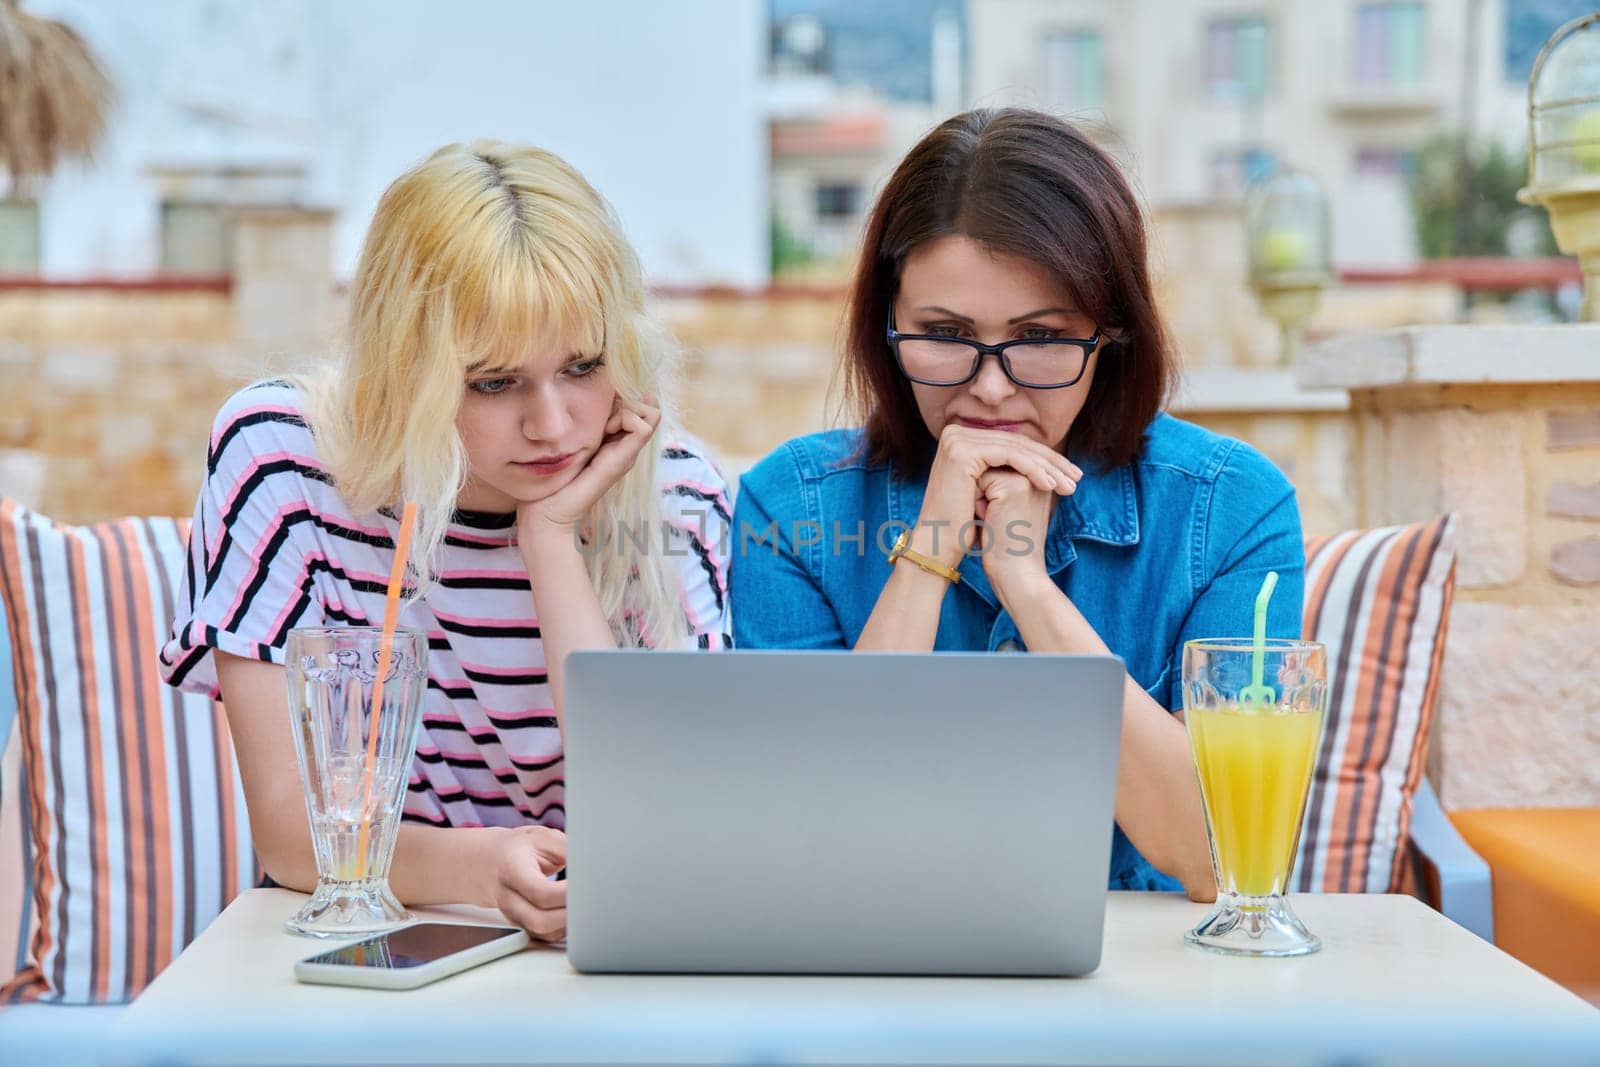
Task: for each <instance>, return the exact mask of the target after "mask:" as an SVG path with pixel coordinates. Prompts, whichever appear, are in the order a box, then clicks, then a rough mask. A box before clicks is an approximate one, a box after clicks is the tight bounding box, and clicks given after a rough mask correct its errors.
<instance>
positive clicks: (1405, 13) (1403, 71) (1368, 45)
mask: <svg viewBox="0 0 1600 1067" xmlns="http://www.w3.org/2000/svg"><path fill="white" fill-rule="evenodd" d="M1426 27H1427V18H1426V12H1425V10H1424V6H1423V5H1422V4H1420V3H1366V4H1362V5H1361V6H1360V7H1359V8H1357V9H1356V55H1355V59H1356V82H1357V83H1358V84H1360V85H1372V86H1388V87H1393V88H1406V87H1410V86H1417V85H1421V84H1422V74H1423V70H1422V67H1423V57H1424V52H1425V48H1426Z"/></svg>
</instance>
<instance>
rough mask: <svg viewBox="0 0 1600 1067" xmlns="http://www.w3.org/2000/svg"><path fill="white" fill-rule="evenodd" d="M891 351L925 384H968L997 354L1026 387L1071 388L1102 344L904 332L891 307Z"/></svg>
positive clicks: (1089, 339)
mask: <svg viewBox="0 0 1600 1067" xmlns="http://www.w3.org/2000/svg"><path fill="white" fill-rule="evenodd" d="M888 340H889V349H890V351H892V352H893V353H894V358H895V362H896V363H898V364H899V365H900V372H901V373H902V374H904V375H905V376H906V377H907V378H909V379H911V380H912V381H914V382H916V383H917V384H919V385H965V384H967V383H968V382H970V381H972V379H974V378H976V377H977V376H978V370H979V369H980V368H981V367H982V366H983V357H984V356H994V357H995V358H996V359H998V360H999V361H1000V369H1001V370H1003V371H1005V375H1006V377H1007V378H1010V379H1011V380H1012V381H1013V382H1015V383H1016V384H1017V385H1020V386H1022V387H1023V388H1024V389H1065V388H1066V387H1067V386H1069V385H1076V384H1077V383H1078V379H1080V378H1082V377H1083V372H1084V370H1086V369H1087V368H1088V366H1089V356H1090V355H1091V354H1092V353H1093V352H1094V350H1095V347H1096V346H1097V345H1099V344H1100V331H1099V330H1095V332H1094V336H1093V337H1049V338H1041V339H1039V340H1032V339H1029V338H1022V339H1020V340H1016V341H1001V342H1000V343H999V344H997V345H986V344H984V343H983V342H981V341H973V340H969V339H967V338H965V337H934V336H930V335H927V334H916V333H901V332H900V331H899V330H896V329H895V328H894V309H893V308H890V309H889V329H888Z"/></svg>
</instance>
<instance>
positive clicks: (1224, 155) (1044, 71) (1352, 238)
mask: <svg viewBox="0 0 1600 1067" xmlns="http://www.w3.org/2000/svg"><path fill="white" fill-rule="evenodd" d="M967 12H968V17H967V33H968V44H967V47H968V53H967V54H968V62H969V75H968V97H969V100H970V102H971V103H973V104H975V105H990V106H998V105H1004V104H1025V105H1029V106H1033V107H1040V108H1044V109H1046V110H1050V111H1054V112H1057V113H1059V114H1063V115H1065V116H1068V117H1070V118H1073V119H1076V120H1079V121H1083V122H1086V123H1088V124H1091V125H1092V126H1095V127H1097V128H1098V129H1099V132H1100V136H1101V137H1102V138H1103V139H1104V142H1105V143H1106V145H1107V146H1108V147H1109V148H1110V149H1111V150H1112V151H1114V152H1116V153H1117V154H1118V155H1119V156H1120V157H1121V158H1122V160H1123V161H1124V163H1125V164H1126V165H1127V166H1128V167H1129V169H1130V172H1131V174H1132V176H1133V177H1134V180H1135V181H1136V182H1137V184H1138V186H1139V188H1140V191H1141V192H1142V193H1143V195H1144V196H1145V198H1146V199H1147V201H1148V202H1149V203H1150V205H1151V206H1152V208H1154V209H1156V210H1161V209H1164V208H1169V207H1172V206H1176V205H1195V204H1202V203H1207V202H1218V201H1220V202H1237V201H1238V200H1239V199H1240V196H1241V194H1242V192H1243V188H1244V185H1245V183H1246V182H1247V181H1248V179H1249V177H1250V175H1251V173H1252V172H1253V170H1254V169H1256V168H1258V167H1260V166H1261V165H1263V164H1264V163H1265V162H1266V161H1267V160H1268V159H1277V160H1280V161H1282V162H1285V163H1288V164H1290V165H1292V166H1295V167H1298V168H1300V169H1303V170H1305V171H1307V172H1309V173H1310V174H1312V175H1313V176H1315V177H1316V178H1317V179H1318V180H1319V181H1321V182H1322V183H1323V184H1324V186H1325V188H1326V190H1327V192H1328V195H1329V200H1330V202H1331V203H1332V204H1333V206H1334V217H1333V220H1332V228H1333V233H1332V237H1333V259H1334V262H1335V263H1336V264H1338V265H1341V266H1345V265H1361V266H1369V265H1393V264H1402V263H1406V262H1409V261H1411V260H1412V259H1413V258H1415V242H1414V239H1413V237H1412V228H1411V221H1410V210H1409V208H1408V206H1407V203H1406V195H1405V173H1406V171H1407V169H1408V167H1410V166H1411V165H1413V163H1414V160H1415V157H1414V155H1413V153H1414V152H1415V150H1416V148H1417V147H1418V146H1419V145H1421V144H1422V143H1423V142H1424V141H1426V140H1427V139H1428V138H1429V137H1430V136H1432V135H1433V134H1436V133H1440V132H1444V131H1446V130H1457V129H1463V128H1465V129H1468V130H1470V131H1471V132H1472V133H1473V135H1474V136H1475V137H1479V138H1486V139H1492V140H1497V141H1502V142H1507V143H1513V144H1514V143H1518V142H1520V140H1521V138H1522V137H1523V134H1524V131H1525V129H1526V119H1525V118H1524V117H1523V111H1522V108H1523V107H1524V106H1525V103H1526V92H1527V90H1526V87H1525V86H1522V87H1518V86H1512V85H1508V84H1507V83H1506V82H1505V80H1504V60H1503V54H1504V50H1505V49H1504V24H1505V12H1504V9H1503V4H1502V3H1501V0H970V2H969V4H968V8H967Z"/></svg>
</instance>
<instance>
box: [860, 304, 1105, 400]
mask: <svg viewBox="0 0 1600 1067" xmlns="http://www.w3.org/2000/svg"><path fill="white" fill-rule="evenodd" d="M885 336H886V339H887V340H888V342H889V350H890V351H891V352H893V353H894V362H895V366H897V367H899V368H900V373H901V374H903V375H905V376H906V378H907V380H909V381H913V382H916V383H917V384H918V385H932V386H939V387H954V386H958V385H966V384H967V383H968V382H970V381H972V379H974V378H976V377H977V376H978V372H979V371H981V370H982V369H983V357H984V356H993V357H995V358H996V359H998V360H999V361H1000V369H1001V370H1002V371H1003V372H1004V373H1005V376H1006V377H1007V378H1009V379H1010V380H1011V383H1012V384H1013V385H1016V386H1019V387H1021V388H1023V389H1066V388H1069V387H1071V386H1074V385H1077V384H1078V383H1079V382H1081V381H1083V376H1084V374H1085V373H1086V372H1087V371H1088V369H1089V357H1090V356H1092V355H1094V350H1095V349H1096V348H1098V347H1099V346H1100V340H1101V336H1100V330H1099V328H1098V327H1097V328H1096V329H1095V331H1094V336H1093V337H1038V338H1027V337H1019V338H1016V339H1014V340H1011V341H1001V342H1000V343H999V344H994V345H986V344H984V343H983V342H982V341H974V340H970V339H968V338H966V337H936V336H934V335H932V334H925V333H901V332H900V331H899V330H897V329H895V328H894V308H893V307H890V308H889V322H888V328H887V331H886V335H885ZM901 341H938V342H940V343H942V344H951V343H955V344H961V345H966V346H967V347H968V348H970V349H972V372H971V373H969V374H968V375H967V376H966V377H965V378H962V379H960V380H958V381H953V382H936V381H933V380H931V379H928V378H918V377H917V376H916V375H915V374H912V373H911V372H910V371H909V370H907V369H906V364H905V360H903V359H901V358H900V342H901ZM1018 345H1061V346H1062V347H1063V348H1066V347H1073V348H1077V349H1079V350H1081V351H1082V352H1083V362H1082V363H1081V364H1079V366H1078V373H1077V374H1076V375H1074V376H1073V378H1072V379H1071V380H1070V381H1065V382H1057V383H1055V384H1054V385H1035V384H1034V383H1033V382H1025V381H1023V380H1022V379H1020V378H1018V377H1017V376H1016V375H1015V374H1014V373H1012V370H1011V360H1010V359H1009V358H1007V356H1006V349H1008V348H1015V347H1017V346H1018Z"/></svg>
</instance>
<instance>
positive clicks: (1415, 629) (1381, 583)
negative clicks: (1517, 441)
mask: <svg viewBox="0 0 1600 1067" xmlns="http://www.w3.org/2000/svg"><path fill="white" fill-rule="evenodd" d="M1455 538H1456V521H1455V517H1454V516H1453V515H1446V516H1441V517H1440V518H1437V519H1434V520H1433V521H1431V522H1426V523H1417V524H1414V525H1410V526H1392V527H1387V528H1383V529H1375V530H1353V531H1347V532H1344V533H1340V534H1335V535H1333V536H1330V537H1321V538H1313V539H1310V540H1308V541H1307V542H1306V603H1305V618H1304V627H1303V629H1304V633H1305V636H1306V637H1307V638H1309V639H1312V640H1316V641H1321V642H1322V643H1323V644H1324V645H1326V646H1327V650H1328V680H1329V685H1330V688H1329V694H1328V713H1327V720H1326V722H1325V724H1324V727H1323V735H1322V747H1321V751H1320V752H1319V753H1318V759H1317V770H1316V777H1315V780H1314V781H1313V782H1312V785H1311V794H1310V796H1309V798H1308V800H1307V803H1306V815H1305V821H1304V823H1303V826H1302V829H1301V836H1300V848H1299V852H1298V854H1297V857H1296V860H1295V871H1294V877H1293V885H1292V887H1293V888H1294V889H1295V890H1298V891H1300V892H1329V893H1360V892H1375V893H1390V892H1396V891H1398V890H1399V889H1400V888H1401V886H1402V883H1403V881H1404V879H1405V877H1406V867H1407V865H1406V864H1405V863H1403V862H1401V860H1402V858H1403V855H1404V853H1403V846H1404V845H1405V843H1406V841H1407V840H1408V834H1409V830H1410V825H1411V796H1412V794H1413V793H1414V792H1415V791H1416V788H1417V784H1418V782H1419V781H1420V779H1421V775H1422V763H1423V760H1422V754H1423V752H1424V750H1425V746H1426V744H1427V738H1428V730H1429V727H1430V725H1431V723H1432V720H1433V713H1434V709H1435V707H1436V705H1437V696H1438V693H1437V690H1438V682H1437V679H1438V673H1439V672H1438V666H1439V661H1440V659H1441V657H1442V656H1443V654H1444V642H1445V631H1446V624H1447V622H1448V619H1449V614H1450V602H1451V599H1452V596H1453V594H1454V589H1455Z"/></svg>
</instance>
